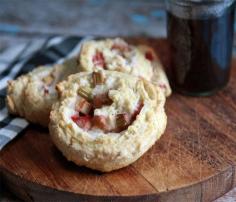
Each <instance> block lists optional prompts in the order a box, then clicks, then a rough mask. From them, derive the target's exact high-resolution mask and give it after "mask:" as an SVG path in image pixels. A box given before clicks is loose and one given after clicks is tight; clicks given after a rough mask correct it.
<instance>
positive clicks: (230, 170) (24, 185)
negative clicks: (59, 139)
mask: <svg viewBox="0 0 236 202" xmlns="http://www.w3.org/2000/svg"><path fill="white" fill-rule="evenodd" d="M130 41H132V42H134V43H145V44H151V45H152V46H153V47H154V48H155V49H156V50H157V51H158V53H159V54H160V57H161V59H162V61H163V63H164V64H165V66H167V67H168V65H169V58H168V49H167V46H166V41H165V40H153V39H136V40H135V39H133V40H130ZM232 66H233V68H232V74H231V80H230V82H229V84H228V86H227V87H226V88H225V89H223V90H222V91H220V92H219V93H218V94H216V95H214V96H211V97H204V98H193V97H185V96H182V95H179V94H175V93H174V94H173V95H172V96H171V97H170V98H169V99H168V100H167V103H166V111H167V115H168V126H167V129H166V132H165V134H164V135H163V136H162V137H161V139H160V140H159V141H158V142H157V143H156V144H155V145H154V146H153V147H152V148H151V149H150V150H149V151H148V152H147V153H146V154H145V155H144V156H143V157H141V158H140V159H139V160H138V161H136V162H135V163H134V164H132V165H130V166H128V167H126V168H124V169H120V170H118V171H115V172H111V173H107V174H103V173H99V172H95V171H92V170H90V169H87V168H84V167H78V166H76V165H74V164H73V163H71V162H68V161H67V160H66V159H65V158H64V157H63V156H62V155H61V153H60V152H59V151H58V150H57V149H56V148H55V146H54V145H53V144H52V142H51V140H50V138H49V135H48V131H47V130H44V129H42V128H40V127H38V126H35V125H31V126H30V127H29V128H28V129H27V130H26V131H25V132H24V133H22V135H20V136H19V137H18V138H16V139H15V140H14V141H13V142H12V143H10V144H9V145H8V146H7V147H6V148H5V149H4V150H3V151H2V152H1V153H0V171H1V175H2V179H3V180H4V183H5V184H6V185H7V186H8V187H9V188H10V190H12V191H13V192H15V193H16V194H17V195H18V196H20V197H21V198H22V199H24V200H26V201H45V200H46V199H47V201H50V200H51V201H76V200H77V201H78V200H80V201H160V202H162V201H163V202H164V201H165V202H166V201H167V202H172V201H178V202H182V201H183V202H185V201H187V202H191V201H212V200H214V199H216V198H217V197H219V196H221V195H223V194H224V193H226V192H227V191H229V190H230V189H231V188H233V187H234V186H236V176H235V164H236V103H235V100H236V90H235V88H234V87H235V85H236V67H235V66H236V61H235V60H234V61H233V64H232Z"/></svg>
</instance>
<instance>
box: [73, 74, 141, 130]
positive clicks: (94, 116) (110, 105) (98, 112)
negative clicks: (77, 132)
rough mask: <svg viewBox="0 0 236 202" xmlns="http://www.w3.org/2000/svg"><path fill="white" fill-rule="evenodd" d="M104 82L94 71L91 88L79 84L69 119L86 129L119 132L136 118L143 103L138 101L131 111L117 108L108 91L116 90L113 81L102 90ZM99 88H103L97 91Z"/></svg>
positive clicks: (100, 75)
mask: <svg viewBox="0 0 236 202" xmlns="http://www.w3.org/2000/svg"><path fill="white" fill-rule="evenodd" d="M105 82H106V81H105V78H104V77H103V75H102V74H101V73H100V72H94V73H93V74H92V81H91V84H92V85H93V88H91V87H88V86H81V87H80V88H79V89H78V92H77V98H76V101H75V104H73V107H74V112H73V114H72V115H71V120H72V121H73V122H74V123H75V124H76V125H77V126H79V127H80V128H82V129H83V130H86V131H89V130H90V131H97V130H99V131H102V132H103V133H120V132H122V131H124V130H126V129H127V128H128V127H129V126H130V125H131V124H132V123H133V121H135V120H136V117H137V115H138V114H139V113H140V111H141V109H142V107H143V104H142V102H141V101H138V102H137V104H136V106H135V107H134V110H132V111H125V110H117V109H116V108H115V103H114V102H113V99H112V98H111V96H110V94H111V93H110V92H111V91H114V90H116V89H114V86H115V85H114V83H113V87H111V86H110V89H108V90H107V91H106V92H104V89H106V88H105V87H104V86H105ZM107 82H108V83H109V82H111V81H107ZM99 88H100V89H103V90H101V92H99V90H98V89H99ZM94 92H95V93H94Z"/></svg>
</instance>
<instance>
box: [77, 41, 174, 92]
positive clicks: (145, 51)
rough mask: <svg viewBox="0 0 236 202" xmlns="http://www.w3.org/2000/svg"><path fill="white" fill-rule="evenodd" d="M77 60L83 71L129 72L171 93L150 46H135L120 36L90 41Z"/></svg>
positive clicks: (84, 46) (83, 46)
mask: <svg viewBox="0 0 236 202" xmlns="http://www.w3.org/2000/svg"><path fill="white" fill-rule="evenodd" d="M78 60H79V64H80V66H81V70H82V71H94V70H112V71H119V72H124V73H128V74H131V75H134V76H139V77H142V78H145V79H147V80H148V81H152V82H153V83H154V84H156V85H158V86H159V87H160V88H161V89H162V90H163V92H164V94H165V95H166V96H169V95H170V94H171V88H170V85H169V82H168V79H167V77H166V75H165V72H164V71H163V68H162V65H161V63H160V60H159V59H158V57H157V55H156V53H155V51H154V50H153V49H152V48H151V47H149V46H144V45H142V46H134V45H131V44H128V43H126V42H125V41H124V40H123V39H120V38H116V39H104V40H91V41H86V42H84V43H83V45H82V48H81V51H80V54H79V58H78Z"/></svg>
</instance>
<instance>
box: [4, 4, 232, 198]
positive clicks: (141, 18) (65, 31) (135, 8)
mask: <svg viewBox="0 0 236 202" xmlns="http://www.w3.org/2000/svg"><path fill="white" fill-rule="evenodd" d="M0 8H1V9H0V54H1V53H2V52H4V50H5V49H6V48H8V47H10V46H14V45H16V44H17V45H18V44H23V43H27V42H29V41H31V40H40V39H42V38H45V37H48V36H50V35H55V34H59V35H97V36H134V35H135V36H137V35H138V36H140V35H141V36H151V37H165V36H166V16H165V11H164V0H159V1H156V0H146V1H145V0H130V1H126V0H119V1H116V0H57V1H53V0H40V1H37V0H31V1H18V0H1V1H0ZM16 8H17V9H16ZM235 28H236V26H235ZM235 47H236V42H234V55H235V53H236V48H235ZM0 181H1V180H0ZM0 201H3V202H19V201H20V200H19V199H17V198H15V197H14V196H13V195H12V194H11V193H9V192H8V191H7V190H6V188H5V187H4V186H3V185H2V186H1V185H0ZM215 202H236V188H235V189H233V190H232V191H230V192H229V193H227V194H226V195H224V196H222V197H221V198H219V199H217V200H216V201H215Z"/></svg>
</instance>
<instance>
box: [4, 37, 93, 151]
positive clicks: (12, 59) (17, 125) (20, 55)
mask: <svg viewBox="0 0 236 202" xmlns="http://www.w3.org/2000/svg"><path fill="white" fill-rule="evenodd" d="M88 38H90V37H88ZM86 39H87V37H86V38H82V37H61V36H55V37H49V38H47V39H41V40H37V41H32V42H29V43H27V44H22V45H18V46H16V47H13V48H10V49H7V50H6V51H5V52H3V53H2V54H0V150H1V149H2V148H3V147H4V146H5V145H6V144H7V143H9V142H10V141H11V140H12V139H14V138H15V137H16V136H17V135H18V134H20V133H21V132H22V131H23V130H24V129H25V128H26V127H27V126H28V125H29V123H28V122H27V121H26V120H25V119H23V118H20V117H15V116H12V115H10V114H8V112H7V108H6V105H5V96H6V87H7V82H8V80H11V79H14V78H16V77H18V76H19V75H21V74H25V73H27V72H29V71H31V70H32V69H33V68H35V67H37V66H39V65H46V64H53V63H62V62H63V61H64V60H65V59H66V58H70V57H72V56H74V55H76V54H77V53H78V52H79V50H80V45H81V42H82V41H83V40H86Z"/></svg>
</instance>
